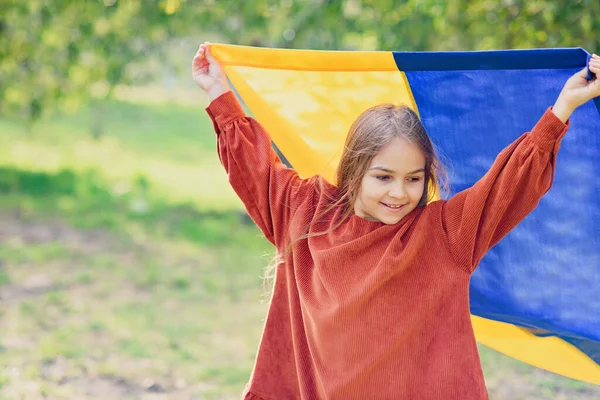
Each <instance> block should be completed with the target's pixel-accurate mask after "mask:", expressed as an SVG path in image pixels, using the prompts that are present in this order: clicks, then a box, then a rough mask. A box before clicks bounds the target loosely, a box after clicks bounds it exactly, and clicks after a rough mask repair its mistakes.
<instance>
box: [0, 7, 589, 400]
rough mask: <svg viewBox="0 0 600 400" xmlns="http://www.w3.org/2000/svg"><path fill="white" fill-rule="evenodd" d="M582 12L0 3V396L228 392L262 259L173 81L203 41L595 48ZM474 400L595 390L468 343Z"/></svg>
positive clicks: (264, 254) (207, 132)
mask: <svg viewBox="0 0 600 400" xmlns="http://www.w3.org/2000/svg"><path fill="white" fill-rule="evenodd" d="M599 28H600V2H599V1H597V0H570V1H556V0H554V1H546V0H529V1H525V0H471V1H456V0H448V1H442V0H407V1H399V0H370V1H359V0H329V1H328V0H303V1H292V0H256V1H241V0H238V1H233V0H187V1H186V0H160V1H151V0H144V1H142V0H87V1H68V0H64V1H60V0H28V1H22V0H0V398H1V399H107V398H112V399H236V398H239V396H240V393H241V391H242V389H243V386H244V384H245V383H246V381H247V380H248V378H249V375H250V371H251V368H252V365H253V361H254V356H255V354H256V349H257V346H258V342H259V338H260V334H261V329H262V324H263V323H264V316H265V312H266V308H267V302H266V301H265V297H264V296H263V293H264V292H263V286H262V274H263V268H264V266H265V265H266V264H267V263H268V261H269V259H270V257H271V256H272V255H273V250H272V248H271V247H270V246H269V245H268V243H267V242H266V240H264V239H263V238H262V237H261V236H260V234H259V231H258V230H257V229H256V228H255V227H254V225H253V224H252V222H251V221H250V220H249V218H248V217H247V216H246V213H245V212H244V210H243V208H242V205H241V203H240V202H239V200H238V199H237V198H236V197H235V195H234V193H233V191H232V190H231V189H230V188H229V186H228V184H227V179H226V176H225V173H224V172H223V171H222V168H221V166H220V164H219V162H218V158H217V155H216V152H215V137H214V133H213V130H212V124H211V123H210V121H209V119H208V117H207V115H206V113H205V111H204V107H206V105H207V100H208V99H207V97H206V96H205V95H204V94H203V92H202V91H201V90H200V89H198V88H197V87H195V85H194V83H193V82H192V80H191V78H190V68H191V67H190V66H191V60H192V57H193V55H194V53H195V51H196V50H197V48H198V46H199V44H200V43H202V42H204V41H205V40H209V41H212V42H225V43H232V44H242V45H254V46H269V47H287V48H309V49H336V50H399V51H409V50H416V51H422V50H483V49H512V48H533V47H584V48H585V49H587V50H588V51H590V52H593V51H598V49H600V36H599V35H598V32H599V31H600V29H599ZM480 351H481V357H482V362H483V367H484V373H485V378H486V383H487V386H488V389H489V391H490V397H491V399H493V400H494V399H495V400H505V399H506V400H509V399H510V400H516V399H590V400H591V399H598V398H600V387H599V386H594V385H590V384H586V383H583V382H579V381H575V380H571V379H567V378H564V377H560V376H557V375H554V374H551V373H548V372H545V371H542V370H539V369H536V368H534V367H531V366H528V365H526V364H523V363H520V362H518V361H515V360H513V359H510V358H508V357H506V356H503V355H501V354H499V353H497V352H494V351H493V350H490V349H487V348H485V347H483V346H481V347H480Z"/></svg>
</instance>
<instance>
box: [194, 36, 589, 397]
mask: <svg viewBox="0 0 600 400" xmlns="http://www.w3.org/2000/svg"><path fill="white" fill-rule="evenodd" d="M589 70H590V71H591V72H593V73H595V74H598V73H600V57H598V56H596V55H594V56H593V58H592V59H591V61H590V63H589ZM193 76H194V80H195V81H196V83H197V84H198V85H199V86H200V87H201V88H202V89H203V90H205V91H206V92H207V93H208V96H209V98H210V100H211V103H210V105H209V106H208V108H207V111H208V114H209V115H210V117H211V118H212V120H213V122H214V127H215V131H216V133H217V138H218V153H219V157H220V160H221V162H222V163H223V166H224V167H225V169H226V171H227V173H228V175H229V180H230V183H231V185H232V186H233V188H234V189H235V191H236V192H237V194H238V195H239V196H240V198H241V199H242V201H243V202H244V204H245V206H246V208H247V210H248V213H249V214H250V216H251V217H252V219H253V220H254V221H255V222H256V224H257V225H258V227H259V228H260V229H261V230H262V232H263V233H264V235H265V236H266V237H267V239H268V240H269V241H270V242H271V243H273V244H274V245H275V246H276V248H277V252H278V254H279V255H280V256H281V257H282V258H283V260H282V262H281V263H280V264H279V265H278V266H277V277H276V280H275V283H274V288H273V297H272V301H271V304H270V308H269V312H268V316H267V320H266V324H265V328H264V332H263V336H262V339H261V343H260V347H259V350H258V355H257V358H256V364H255V366H254V370H253V372H252V376H251V379H250V382H249V384H248V386H247V388H246V392H245V394H244V398H245V399H263V400H273V399H419V400H420V399H435V400H439V399H456V400H470V399H473V400H475V399H476V400H480V399H487V391H486V388H485V385H484V379H483V374H482V369H481V365H480V361H479V355H478V352H477V346H476V343H475V337H474V333H473V328H472V326H471V319H470V313H469V280H470V276H471V273H472V272H473V270H474V269H475V268H476V267H477V265H478V263H479V261H480V260H481V258H482V257H483V256H484V254H485V253H486V252H487V251H488V250H489V249H490V248H491V247H492V246H494V245H495V244H496V243H498V241H500V239H502V237H504V236H505V235H506V234H507V233H508V232H509V231H510V230H511V229H512V228H514V227H515V226H516V225H517V224H518V223H519V222H520V221H521V220H522V219H523V218H524V217H525V216H526V215H527V214H528V213H529V212H531V211H532V210H533V209H534V208H535V207H536V205H537V203H538V201H539V200H540V198H541V197H542V196H543V195H544V193H545V192H546V191H548V189H550V186H551V184H552V177H553V173H554V168H555V159H556V152H557V151H558V147H559V143H560V140H561V138H562V137H563V136H564V134H565V133H566V131H567V128H568V122H567V121H568V120H569V117H570V115H571V113H572V112H573V111H574V110H575V108H577V107H578V106H580V105H581V104H583V103H585V102H586V101H588V100H590V99H592V98H594V97H596V96H599V95H600V83H599V82H598V80H597V79H595V78H594V79H592V80H590V81H588V80H586V77H587V69H584V70H582V71H580V72H578V73H577V74H575V75H574V76H572V77H571V78H570V79H569V80H568V81H567V82H566V84H565V86H564V88H563V90H562V92H561V94H560V95H559V97H558V99H557V100H556V103H555V104H554V106H553V107H550V108H548V110H547V111H546V112H545V113H544V114H543V115H542V117H541V119H540V120H539V122H538V123H537V124H536V125H535V127H533V129H532V130H531V132H528V133H525V134H524V135H523V136H521V137H520V138H518V139H517V140H516V141H515V142H514V143H513V144H511V145H510V146H509V147H507V148H506V149H505V150H503V151H502V152H501V153H500V155H499V156H498V158H497V159H496V161H495V162H494V164H493V166H492V167H491V169H490V170H489V171H488V173H487V174H486V175H485V176H484V177H483V178H482V179H481V180H480V181H478V182H477V183H476V184H475V185H473V187H471V188H469V189H467V190H465V191H463V192H460V193H458V194H456V195H454V196H453V197H452V198H451V199H449V200H447V201H446V200H439V201H431V200H433V195H434V192H435V189H436V188H437V187H438V179H439V175H440V168H439V162H438V158H437V156H436V154H435V152H434V150H433V146H432V143H431V140H430V139H429V136H428V135H427V133H426V131H425V129H424V128H423V125H422V124H421V123H420V121H419V119H418V117H417V116H416V114H415V113H414V112H412V111H411V110H410V109H409V108H407V107H398V106H393V105H387V104H384V105H380V106H376V107H373V108H371V109H369V110H367V111H365V112H364V113H363V114H362V115H360V116H359V117H358V119H357V120H356V122H355V123H354V124H353V125H352V127H351V128H350V132H349V134H348V137H347V140H346V146H345V149H344V152H343V154H342V158H341V161H340V165H339V167H338V171H337V182H336V185H335V186H334V185H331V184H328V183H327V182H325V181H324V180H323V179H322V178H320V177H318V176H317V177H312V178H310V179H305V180H304V179H300V178H299V177H298V175H297V174H296V172H295V171H294V170H292V169H289V168H287V167H286V166H285V165H283V164H282V163H281V161H280V160H279V158H278V157H277V156H276V154H275V153H274V151H273V150H272V149H271V141H270V139H269V136H268V134H267V133H266V132H265V131H264V129H263V128H262V127H261V125H259V124H258V122H256V121H255V120H254V119H252V118H250V117H247V116H246V115H245V114H244V111H243V110H242V108H241V107H240V105H239V103H238V102H237V100H236V98H235V96H234V95H233V93H232V92H231V91H230V89H229V87H228V84H227V80H226V78H225V75H224V73H223V71H222V69H221V66H220V65H219V63H218V62H217V61H216V60H215V59H214V58H213V57H212V56H211V54H210V51H209V47H208V43H205V44H203V45H202V46H200V49H199V50H198V52H197V54H196V56H195V58H194V61H193Z"/></svg>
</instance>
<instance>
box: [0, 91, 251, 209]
mask: <svg viewBox="0 0 600 400" xmlns="http://www.w3.org/2000/svg"><path fill="white" fill-rule="evenodd" d="M102 107H103V109H104V118H103V121H104V132H105V133H104V135H103V136H102V137H101V138H100V139H99V140H96V139H94V138H93V137H92V135H91V133H90V126H91V121H92V117H91V114H92V113H93V109H91V108H87V109H83V110H81V112H79V113H78V114H75V115H70V116H55V117H52V118H49V119H48V120H46V121H43V123H40V124H39V125H37V126H36V127H35V129H34V132H33V133H28V132H26V131H25V130H24V128H23V127H22V126H20V125H19V124H17V123H16V122H12V121H6V120H1V119H0V132H2V134H1V135H0V165H4V166H7V167H9V168H17V169H19V170H23V171H38V172H50V173H55V172H57V171H61V170H66V171H72V172H74V173H77V174H79V173H81V172H84V171H88V170H94V171H99V173H101V174H102V176H103V177H106V178H108V179H109V181H111V182H112V185H113V186H112V188H111V190H113V191H114V192H116V193H127V192H129V191H130V190H135V187H132V184H133V183H132V182H136V181H137V180H136V177H139V176H143V177H144V178H145V179H148V180H149V181H152V183H153V187H154V188H155V189H156V190H158V191H160V192H161V193H162V194H164V195H165V196H167V197H168V198H169V199H170V200H172V201H174V202H193V203H195V204H198V205H200V206H202V207H203V208H204V209H221V210H222V209H229V208H237V209H241V203H240V202H239V200H238V199H237V197H236V196H235V194H234V193H233V191H232V190H231V188H230V187H229V185H228V183H227V178H226V175H225V172H224V171H223V168H222V167H221V165H220V164H219V161H218V157H217V155H216V151H215V149H216V138H215V134H214V132H213V131H212V123H211V122H210V119H209V118H208V116H207V114H206V112H205V111H204V109H203V106H200V105H199V106H197V107H182V106H174V105H168V104H167V105H164V104H163V105H136V104H131V103H128V102H123V101H113V102H109V103H106V104H103V105H102Z"/></svg>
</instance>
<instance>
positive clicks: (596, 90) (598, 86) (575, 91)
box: [552, 54, 600, 122]
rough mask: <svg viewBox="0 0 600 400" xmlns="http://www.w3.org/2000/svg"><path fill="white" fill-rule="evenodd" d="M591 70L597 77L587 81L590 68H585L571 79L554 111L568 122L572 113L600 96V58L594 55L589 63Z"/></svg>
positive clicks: (557, 101)
mask: <svg viewBox="0 0 600 400" xmlns="http://www.w3.org/2000/svg"><path fill="white" fill-rule="evenodd" d="M589 69H590V71H591V72H593V73H594V74H596V77H595V78H593V79H591V80H589V81H588V80H587V76H588V68H587V67H586V68H584V69H582V70H581V71H579V72H577V73H576V74H575V75H573V76H572V77H570V78H569V80H568V81H567V83H565V86H563V89H562V91H561V92H560V95H559V96H558V99H557V100H556V104H555V105H554V107H553V108H552V111H554V113H555V114H556V115H557V116H558V117H559V118H560V119H561V120H563V122H566V121H567V120H568V119H569V117H570V116H571V113H572V112H573V111H574V110H575V109H576V108H577V107H579V106H580V105H582V104H583V103H585V102H587V101H588V100H591V99H593V98H594V97H598V96H600V79H599V78H600V56H597V55H596V54H594V55H593V56H592V58H591V59H590V62H589Z"/></svg>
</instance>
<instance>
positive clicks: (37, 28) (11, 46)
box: [0, 0, 600, 137]
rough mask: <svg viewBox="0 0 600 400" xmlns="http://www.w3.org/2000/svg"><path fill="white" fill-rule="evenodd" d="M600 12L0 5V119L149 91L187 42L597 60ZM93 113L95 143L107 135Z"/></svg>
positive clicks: (528, 7)
mask: <svg viewBox="0 0 600 400" xmlns="http://www.w3.org/2000/svg"><path fill="white" fill-rule="evenodd" d="M599 14H600V2H598V1H595V0H573V1H568V2H557V1H553V0H536V1H525V0H506V1H502V2H498V1H492V0H473V1H463V0H448V1H446V0H406V1H403V2H398V1H395V0H364V1H359V0H329V1H325V0H301V1H292V0H261V1H233V0H224V1H215V0H209V1H202V2H193V1H187V0H160V1H158V0H153V1H142V0H127V1H123V0H103V1H100V0H94V1H91V0H90V1H85V2H72V1H66V0H50V1H44V0H31V1H25V2H24V1H19V0H4V1H3V2H2V5H1V6H0V77H1V79H0V115H11V116H16V117H18V118H20V119H21V120H22V121H24V122H25V123H26V124H27V125H28V126H31V124H33V123H34V122H36V121H38V120H39V119H40V118H42V117H43V116H44V115H46V114H48V113H49V112H51V111H53V110H56V109H65V110H74V109H77V108H78V107H79V106H81V105H82V104H85V103H89V102H90V101H91V100H92V99H95V98H100V99H104V98H107V97H110V96H111V95H112V94H113V92H114V89H115V87H116V86H117V85H119V84H136V83H147V82H148V81H155V80H156V79H157V78H158V77H159V76H157V74H158V75H162V76H164V75H165V72H164V71H170V70H173V69H177V70H181V71H185V73H186V74H187V71H188V70H187V66H186V68H183V67H181V66H180V65H177V68H176V67H175V66H174V65H173V61H171V60H170V57H169V56H168V55H169V54H170V53H169V49H170V47H172V46H173V44H175V43H176V42H177V40H179V39H182V38H189V37H191V36H194V37H198V38H200V37H201V36H202V37H207V35H208V36H211V35H216V36H217V37H218V38H220V40H222V41H225V42H230V43H235V44H243V45H258V46H273V47H290V48H311V49H336V50H342V49H359V50H407V51H410V50H421V51H422V50H484V49H508V48H530V47H584V48H587V49H588V50H590V51H594V49H598V48H600V46H599V44H600V39H598V35H597V34H596V32H597V31H598V29H599V28H600V18H598V15H599ZM211 32H212V33H211ZM197 40H198V41H200V40H201V39H197ZM189 51H190V54H189V58H191V57H192V52H193V50H192V49H190V50H189ZM153 63H154V64H155V65H158V68H156V67H155V68H150V67H149V65H150V64H153ZM161 69H162V71H161ZM159 71H160V72H159ZM101 105H102V103H99V106H100V107H98V108H94V110H95V112H96V113H97V115H96V117H95V119H94V121H93V123H92V126H91V130H92V134H93V135H94V136H95V137H100V136H101V135H102V134H103V133H104V127H103V122H104V114H103V110H102V108H101Z"/></svg>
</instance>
